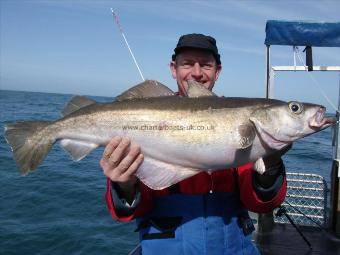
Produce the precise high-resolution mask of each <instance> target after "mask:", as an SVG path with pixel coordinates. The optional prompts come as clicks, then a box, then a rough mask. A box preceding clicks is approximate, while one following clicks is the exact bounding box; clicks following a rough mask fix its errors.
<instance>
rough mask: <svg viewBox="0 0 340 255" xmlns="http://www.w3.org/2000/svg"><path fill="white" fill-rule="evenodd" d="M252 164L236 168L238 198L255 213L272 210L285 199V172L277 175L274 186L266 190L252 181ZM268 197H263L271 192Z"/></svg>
mask: <svg viewBox="0 0 340 255" xmlns="http://www.w3.org/2000/svg"><path fill="white" fill-rule="evenodd" d="M283 171H284V170H283ZM254 174H255V172H254V170H253V164H252V163H249V164H246V165H244V166H241V167H239V168H238V182H239V190H240V199H241V201H242V203H243V205H244V206H245V207H246V208H247V209H248V210H250V211H253V212H256V213H266V212H270V211H272V210H274V209H275V208H276V207H278V206H279V205H280V204H281V203H282V202H283V201H284V199H285V197H286V192H287V181H286V177H285V174H284V173H283V174H282V175H279V176H278V178H277V180H276V181H275V183H274V185H273V186H275V187H270V188H268V189H266V190H264V189H262V190H261V188H260V187H257V186H256V184H255V183H254V178H253V175H254ZM273 190H274V191H275V193H276V194H272V195H271V196H270V199H264V197H265V196H264V195H263V194H266V193H272V192H273Z"/></svg>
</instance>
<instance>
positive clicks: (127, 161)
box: [116, 144, 140, 174]
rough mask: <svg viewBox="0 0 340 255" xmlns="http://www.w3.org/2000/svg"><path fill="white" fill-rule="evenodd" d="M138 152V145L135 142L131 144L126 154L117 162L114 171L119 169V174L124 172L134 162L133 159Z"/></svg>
mask: <svg viewBox="0 0 340 255" xmlns="http://www.w3.org/2000/svg"><path fill="white" fill-rule="evenodd" d="M139 153H140V147H139V146H138V145H135V144H133V145H131V146H130V150H129V152H128V154H127V155H126V156H125V157H124V158H123V159H122V161H121V162H120V163H119V164H118V166H117V169H116V171H119V172H120V174H123V173H125V172H126V170H127V169H128V168H129V167H130V166H131V164H132V163H133V162H134V160H135V159H136V157H137V156H138V154H139Z"/></svg>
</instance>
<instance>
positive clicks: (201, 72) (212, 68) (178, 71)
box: [170, 49, 221, 95]
mask: <svg viewBox="0 0 340 255" xmlns="http://www.w3.org/2000/svg"><path fill="white" fill-rule="evenodd" d="M170 68H171V73H172V77H173V78H174V79H176V80H177V84H178V89H179V93H180V95H186V91H187V89H188V83H187V81H188V80H195V81H197V82H200V83H202V84H203V86H204V87H206V88H207V89H209V90H212V88H213V86H214V84H215V81H216V80H217V78H218V75H219V73H220V71H221V65H217V64H216V60H215V58H214V56H213V54H212V53H211V52H209V51H204V50H198V49H185V50H183V51H182V52H180V54H178V55H177V57H176V60H175V61H172V62H171V63H170Z"/></svg>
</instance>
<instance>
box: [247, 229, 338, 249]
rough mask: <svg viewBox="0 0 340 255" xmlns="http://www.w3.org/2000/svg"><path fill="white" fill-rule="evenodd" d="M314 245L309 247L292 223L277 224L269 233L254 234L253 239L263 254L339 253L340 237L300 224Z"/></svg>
mask: <svg viewBox="0 0 340 255" xmlns="http://www.w3.org/2000/svg"><path fill="white" fill-rule="evenodd" d="M299 228H300V229H301V231H302V232H303V234H304V235H305V237H306V238H307V239H308V241H309V242H310V243H311V245H312V249H310V248H309V247H308V245H307V244H306V243H305V241H304V240H303V239H302V237H301V236H300V235H299V233H298V232H297V231H296V229H295V228H294V227H293V226H292V225H290V224H275V225H274V229H273V230H272V231H270V232H267V233H258V232H255V233H254V234H253V240H254V241H255V243H256V245H257V247H258V248H259V250H260V252H261V254H262V255H290V254H294V255H295V254H298V255H307V254H308V255H309V254H310V255H316V254H318V255H319V254H320V255H333V254H334V255H339V254H340V239H338V238H336V237H335V236H334V235H332V234H330V233H327V232H325V231H322V230H320V229H319V228H315V227H311V226H299Z"/></svg>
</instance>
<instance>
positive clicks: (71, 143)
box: [60, 139, 99, 161]
mask: <svg viewBox="0 0 340 255" xmlns="http://www.w3.org/2000/svg"><path fill="white" fill-rule="evenodd" d="M60 146H61V147H62V148H63V149H64V150H66V151H67V152H68V153H69V154H70V155H71V157H72V159H73V160H74V161H79V160H81V159H83V158H85V157H86V156H87V155H88V154H90V152H91V151H93V150H94V149H96V148H97V147H98V146H99V145H98V144H95V143H89V142H84V141H79V140H71V139H62V140H61V141H60Z"/></svg>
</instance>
